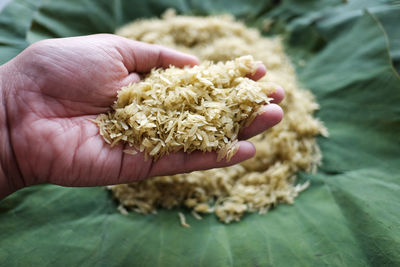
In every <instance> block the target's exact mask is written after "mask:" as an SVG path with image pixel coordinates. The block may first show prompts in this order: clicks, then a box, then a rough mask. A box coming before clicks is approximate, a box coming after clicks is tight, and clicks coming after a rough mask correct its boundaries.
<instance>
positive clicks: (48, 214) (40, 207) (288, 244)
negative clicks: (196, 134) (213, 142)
mask: <svg viewBox="0 0 400 267" xmlns="http://www.w3.org/2000/svg"><path fill="white" fill-rule="evenodd" d="M168 7H174V8H175V9H177V11H178V13H185V14H191V15H206V14H218V13H221V12H222V13H226V12H230V13H233V14H234V15H235V16H236V17H238V18H240V19H242V20H245V21H246V22H247V23H248V24H249V25H253V26H260V25H261V24H262V21H263V20H264V19H265V18H271V19H273V21H274V23H273V25H272V30H271V32H272V33H280V34H283V35H284V36H285V43H286V48H287V52H288V53H289V54H290V55H291V57H292V58H293V61H294V63H295V65H296V68H297V73H298V76H299V79H300V81H301V82H302V83H303V84H304V86H305V87H307V88H309V89H310V90H312V92H313V93H314V94H315V95H316V97H317V100H318V102H319V103H320V105H321V110H320V111H319V112H318V113H317V114H316V115H317V116H318V117H319V118H321V120H323V121H324V122H325V124H326V126H327V127H328V129H329V132H330V137H329V138H327V139H326V138H320V139H319V144H320V146H321V149H322V152H323V156H324V159H323V164H322V166H321V167H320V169H319V171H318V172H317V173H316V174H312V175H311V174H305V173H299V179H300V181H301V182H304V181H306V180H310V181H311V186H310V188H309V189H308V190H306V191H305V192H304V193H302V194H301V195H300V196H299V197H298V198H297V199H296V202H295V205H293V206H289V205H279V206H278V207H277V208H276V209H274V210H272V211H271V212H269V213H268V214H266V215H263V216H260V215H257V214H247V215H245V217H244V218H243V220H242V221H241V222H240V223H233V224H231V225H224V224H221V223H219V222H218V221H217V219H216V218H215V216H214V215H208V216H205V217H204V218H203V220H201V221H197V220H196V219H194V218H193V217H191V216H187V221H188V223H189V224H190V225H191V228H183V227H181V226H180V224H179V220H178V216H177V210H173V211H165V210H164V211H160V212H159V214H158V215H139V214H129V215H128V216H123V215H121V214H119V213H118V211H117V210H116V206H117V203H115V202H114V201H112V200H111V197H110V193H109V192H107V191H106V190H105V189H104V188H101V187H98V188H62V187H58V186H52V185H42V186H35V187H30V188H26V189H23V190H21V191H19V192H17V193H15V194H13V195H12V196H10V197H8V198H6V199H5V200H3V201H1V202H0V266H77V265H79V266H114V265H122V266H232V265H233V266H324V265H332V266H385V265H386V266H400V201H399V200H400V77H399V74H398V71H399V70H400V30H398V29H399V27H400V26H399V25H400V1H378V0H376V1H370V0H354V1H339V0H325V1H320V0H303V1H296V0H287V1H284V0H282V1H255V0H252V1H239V0H234V1H232V0H206V1H194V0H191V1H190V0H180V1H173V0H151V1H124V0H102V1H94V0H83V1H78V0H73V1H71V0H69V1H67V0H59V1H51V0H43V1H32V0H30V1H29V0H14V1H10V3H8V5H7V6H6V7H5V8H4V9H3V10H2V11H1V12H0V63H4V62H6V61H8V60H9V59H11V58H13V57H14V56H15V55H16V54H18V53H19V52H20V51H21V50H22V49H24V48H25V47H26V46H28V45H29V44H30V43H32V42H35V41H37V40H40V39H43V38H49V37H65V36H74V35H84V34H91V33H100V32H113V31H114V30H115V29H116V27H118V26H120V25H122V24H124V23H126V22H128V21H131V20H133V19H135V18H138V17H152V16H158V15H160V14H161V13H162V12H163V11H164V10H165V9H166V8H168ZM301 60H304V61H305V63H306V64H305V65H304V64H298V63H299V62H300V61H301ZM183 212H184V213H187V211H185V210H183Z"/></svg>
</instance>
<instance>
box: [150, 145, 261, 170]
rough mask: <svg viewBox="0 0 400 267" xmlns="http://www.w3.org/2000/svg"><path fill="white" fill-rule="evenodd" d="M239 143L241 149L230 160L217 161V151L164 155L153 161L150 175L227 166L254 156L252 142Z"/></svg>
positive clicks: (254, 150)
mask: <svg viewBox="0 0 400 267" xmlns="http://www.w3.org/2000/svg"><path fill="white" fill-rule="evenodd" d="M238 144H239V150H238V151H237V152H236V154H235V155H234V156H233V157H232V158H231V159H230V161H229V162H227V161H226V160H225V159H222V160H220V161H217V153H216V152H206V153H203V152H201V151H196V152H193V153H190V154H188V153H184V152H183V151H182V152H177V153H174V154H170V155H168V156H164V157H162V158H161V159H159V160H158V161H156V162H154V163H153V165H152V167H151V170H150V172H149V177H152V176H158V175H172V174H177V173H186V172H191V171H196V170H206V169H212V168H221V167H227V166H231V165H234V164H237V163H239V162H242V161H244V160H246V159H249V158H251V157H253V156H254V154H255V152H256V149H255V147H254V145H253V144H252V143H250V142H247V141H240V142H239V143H238Z"/></svg>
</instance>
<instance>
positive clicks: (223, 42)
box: [109, 11, 327, 223]
mask: <svg viewBox="0 0 400 267" xmlns="http://www.w3.org/2000/svg"><path fill="white" fill-rule="evenodd" d="M117 34H120V35H122V36H125V37H128V38H132V39H135V40H139V41H144V42H149V43H157V44H162V45H165V46H168V47H171V48H174V49H177V50H180V51H183V52H186V53H191V54H194V55H196V56H198V57H199V58H200V59H201V60H211V61H215V62H218V61H222V62H225V61H228V60H233V59H235V58H238V57H241V56H244V55H251V56H253V57H254V59H256V60H260V61H262V62H263V63H264V64H265V65H266V67H267V70H268V72H267V75H266V76H265V77H264V78H262V79H261V81H260V82H261V83H263V82H268V83H269V84H273V83H276V84H279V85H281V86H282V87H283V88H284V89H285V95H286V96H285V99H284V100H283V102H282V103H281V104H280V105H281V107H282V108H283V110H284V112H285V115H284V119H283V120H282V122H281V123H279V124H278V125H277V126H275V127H273V128H271V129H269V130H268V131H266V132H264V133H262V134H260V135H258V136H256V137H254V138H252V139H251V141H252V142H253V143H254V144H255V146H256V149H257V153H256V156H255V157H254V158H252V159H250V160H247V161H245V162H243V163H241V164H238V165H235V166H231V167H227V168H222V169H212V170H207V171H196V172H192V173H189V174H179V175H173V176H164V177H154V178H150V179H147V180H143V181H139V182H134V183H130V184H124V185H115V186H110V187H109V188H110V189H111V190H112V193H113V195H114V196H115V197H116V198H117V199H118V200H119V202H120V203H121V204H122V205H123V206H124V207H126V208H129V209H131V210H133V211H136V212H140V213H149V212H155V211H156V210H157V208H167V209H170V208H173V207H178V206H185V207H187V208H189V209H191V210H193V211H194V212H195V213H196V214H202V213H215V214H216V216H217V217H218V218H219V219H220V220H221V221H222V222H225V223H230V222H232V221H238V220H240V218H241V217H242V216H243V214H244V213H245V212H258V213H260V214H264V213H266V212H267V211H268V210H269V209H270V208H271V207H275V206H276V205H277V204H279V203H287V204H292V203H293V201H294V199H295V198H296V197H297V196H298V194H299V192H301V191H303V190H305V189H306V188H307V186H308V183H305V184H298V185H295V178H296V173H297V172H298V171H308V172H310V171H315V170H316V167H317V165H318V164H319V163H320V161H321V153H320V150H319V148H318V145H317V143H316V136H317V135H321V134H322V135H325V136H326V135H327V131H326V129H325V128H324V126H323V124H322V123H321V122H320V121H319V120H318V119H316V118H314V117H313V113H314V112H315V111H316V110H317V109H318V108H319V106H318V104H317V103H316V102H315V99H314V97H313V95H312V94H311V92H310V91H307V90H305V89H304V88H301V85H299V83H298V81H297V80H296V74H295V71H294V68H293V66H292V65H291V62H290V60H289V59H288V57H287V56H286V55H285V53H284V47H283V45H282V41H281V38H280V37H270V38H265V37H262V36H261V35H260V33H259V32H258V31H257V30H256V29H249V28H247V27H246V26H245V25H244V24H242V23H240V22H237V21H235V20H234V18H233V17H232V16H229V15H225V16H217V17H188V16H176V15H175V14H174V12H171V11H168V12H167V13H165V14H164V16H163V18H162V19H150V20H140V21H136V22H133V23H132V24H129V25H126V26H125V27H123V28H121V29H120V30H119V31H118V32H117Z"/></svg>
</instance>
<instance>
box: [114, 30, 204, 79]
mask: <svg viewBox="0 0 400 267" xmlns="http://www.w3.org/2000/svg"><path fill="white" fill-rule="evenodd" d="M120 38H121V39H122V40H124V42H123V43H124V45H123V47H122V48H123V49H120V50H119V52H120V53H121V55H122V58H123V61H124V64H125V67H126V68H127V69H128V71H129V72H133V71H135V72H139V73H147V72H149V71H150V70H151V69H152V68H167V67H168V66H170V65H174V66H177V67H180V68H181V67H184V66H194V65H197V64H199V60H198V58H197V57H195V56H192V55H188V54H185V53H182V52H179V51H176V50H173V49H170V48H167V47H164V46H161V45H154V44H146V43H142V42H137V41H133V40H129V39H127V38H123V37H120Z"/></svg>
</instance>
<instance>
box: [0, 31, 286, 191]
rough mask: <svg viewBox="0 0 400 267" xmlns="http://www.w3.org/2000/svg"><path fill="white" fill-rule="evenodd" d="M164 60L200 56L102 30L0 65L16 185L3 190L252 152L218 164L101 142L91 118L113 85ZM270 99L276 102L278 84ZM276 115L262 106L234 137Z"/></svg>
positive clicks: (108, 178)
mask: <svg viewBox="0 0 400 267" xmlns="http://www.w3.org/2000/svg"><path fill="white" fill-rule="evenodd" d="M170 64H172V65H175V66H178V67H183V66H185V65H195V64H198V59H197V58H195V57H193V56H190V55H186V54H183V53H180V52H177V51H174V50H171V49H167V48H165V47H162V46H158V45H149V44H145V43H140V42H136V41H132V40H128V39H126V38H123V37H119V36H115V35H106V34H102V35H92V36H86V37H73V38H63V39H49V40H45V41H40V42H38V43H36V44H33V45H31V46H30V47H28V48H27V49H26V50H24V51H23V52H22V53H21V54H20V55H18V56H17V57H16V58H14V59H13V60H11V61H10V62H8V63H7V64H5V65H3V66H1V67H0V78H1V81H2V83H1V86H2V91H3V99H2V101H3V106H4V113H5V116H6V122H7V125H8V129H6V130H4V129H1V131H2V132H3V131H8V133H9V134H8V138H9V144H10V147H9V148H8V149H3V150H7V151H9V152H10V153H8V154H9V155H1V156H2V158H1V163H2V166H4V164H6V163H7V162H8V163H9V162H14V163H15V168H12V167H7V170H5V171H4V172H5V177H6V179H14V180H13V181H9V180H8V184H9V185H11V187H14V188H9V189H8V191H7V192H8V193H10V192H12V191H15V190H16V189H18V188H15V187H23V186H28V185H33V184H39V183H46V182H48V183H53V184H58V185H64V186H94V185H108V184H117V183H126V182H131V181H134V180H138V179H143V178H146V177H151V176H157V175H167V174H176V173H183V172H190V171H193V170H202V169H209V168H214V167H223V166H228V165H232V164H235V163H238V162H240V161H243V160H246V159H248V158H250V157H252V156H253V155H254V153H255V148H254V146H253V145H252V144H251V143H249V142H247V141H240V143H239V144H240V148H239V151H238V152H237V153H236V154H235V155H234V157H233V158H232V159H231V160H230V162H225V161H220V162H217V161H216V158H217V153H214V152H211V153H202V152H194V153H191V154H186V153H183V152H178V153H175V154H170V155H168V156H165V157H163V158H161V159H159V160H158V161H157V162H152V161H151V160H147V161H145V160H144V155H143V153H138V154H136V155H129V154H126V153H123V152H122V151H123V149H124V148H123V147H124V146H123V145H122V144H120V145H117V146H115V147H113V148H111V147H110V146H109V145H108V144H106V143H105V142H104V141H103V139H102V137H101V136H100V135H99V133H98V132H99V131H98V128H97V126H96V125H95V124H94V123H93V122H91V121H89V119H94V118H96V115H97V114H99V113H103V112H106V111H108V110H109V109H110V106H111V105H112V104H113V102H114V101H115V99H116V94H117V90H118V89H120V88H121V87H122V86H126V85H128V84H129V83H132V82H138V81H139V80H140V78H139V75H138V73H146V72H149V71H150V70H151V69H152V68H153V67H168V66H169V65H170ZM264 74H265V67H264V66H260V67H259V69H258V70H257V72H256V73H255V74H254V75H253V76H252V77H251V78H253V79H259V78H261V77H262V76H263V75H264ZM272 97H274V98H275V102H279V101H281V100H282V98H283V90H281V89H279V90H278V91H277V92H276V93H275V94H274V95H273V96H272ZM281 118H282V110H281V108H280V107H279V106H277V105H275V104H271V105H268V106H265V113H263V114H261V115H259V116H258V117H257V118H256V119H255V120H254V122H253V123H252V125H251V126H249V127H248V128H246V129H243V131H242V132H241V134H240V138H242V139H247V138H249V137H251V136H253V135H256V134H258V133H260V132H262V131H264V130H266V129H267V128H269V127H271V126H273V125H275V124H276V123H278V122H279V121H280V120H281ZM3 154H4V153H3ZM3 169H4V168H3ZM15 179H17V180H15ZM0 191H1V190H0ZM3 191H4V190H3ZM8 193H4V194H3V196H4V195H6V194H8ZM0 197H1V194H0Z"/></svg>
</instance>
